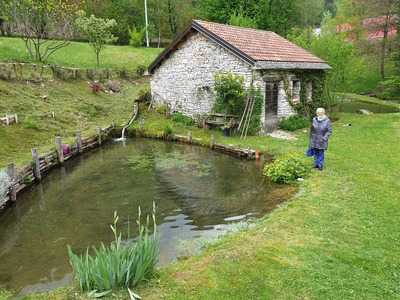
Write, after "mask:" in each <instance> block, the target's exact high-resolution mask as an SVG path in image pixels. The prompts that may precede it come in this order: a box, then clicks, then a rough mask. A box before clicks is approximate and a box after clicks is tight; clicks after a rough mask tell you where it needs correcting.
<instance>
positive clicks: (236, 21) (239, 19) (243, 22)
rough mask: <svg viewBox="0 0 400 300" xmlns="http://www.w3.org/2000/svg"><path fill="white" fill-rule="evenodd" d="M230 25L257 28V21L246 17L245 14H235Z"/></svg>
mask: <svg viewBox="0 0 400 300" xmlns="http://www.w3.org/2000/svg"><path fill="white" fill-rule="evenodd" d="M229 24H230V25H235V26H240V27H248V28H257V23H256V21H255V20H254V19H252V18H250V17H246V16H245V15H244V14H243V13H234V14H233V15H231V16H230V18H229Z"/></svg>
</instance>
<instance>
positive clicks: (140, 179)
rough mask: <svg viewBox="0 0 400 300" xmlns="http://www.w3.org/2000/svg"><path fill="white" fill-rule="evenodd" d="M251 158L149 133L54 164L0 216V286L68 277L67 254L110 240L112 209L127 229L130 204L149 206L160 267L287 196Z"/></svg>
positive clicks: (55, 282) (21, 287) (35, 287)
mask: <svg viewBox="0 0 400 300" xmlns="http://www.w3.org/2000/svg"><path fill="white" fill-rule="evenodd" d="M291 191H292V190H291V189H290V188H289V189H288V188H284V187H277V186H273V185H268V184H265V183H264V182H263V179H262V177H261V170H260V168H259V167H257V166H256V165H255V163H254V162H247V161H240V160H237V159H234V158H231V157H228V156H224V155H221V154H217V153H214V152H210V151H209V150H207V149H203V148H198V147H191V146H186V145H175V144H170V143H163V142H158V141H150V140H134V141H127V143H126V145H125V146H124V145H121V144H117V145H108V146H105V148H103V149H99V150H97V151H96V152H92V153H90V154H87V155H84V156H82V158H81V159H77V160H75V161H72V162H67V163H66V164H65V166H64V167H62V168H60V169H58V170H55V171H53V172H52V173H51V174H50V176H48V177H46V178H45V179H44V180H43V182H42V183H41V184H40V185H37V186H35V187H34V188H32V190H31V191H30V192H28V193H25V194H23V195H22V196H21V197H20V198H19V200H18V202H17V205H16V206H15V207H13V208H11V209H8V210H7V211H6V212H5V213H4V214H3V215H2V216H1V218H0V261H1V264H0V288H8V289H13V290H16V291H21V293H26V292H32V291H43V290H47V289H52V288H54V287H58V286H60V285H65V284H67V283H68V282H69V281H70V279H71V275H70V272H71V270H70V267H69V264H68V260H67V250H66V249H67V245H71V247H72V248H73V250H74V252H79V251H84V249H85V248H86V247H87V246H89V245H99V244H100V243H101V242H105V243H108V242H110V241H111V239H112V233H111V231H110V230H109V225H110V223H111V222H112V216H113V212H114V211H117V212H118V213H119V215H120V219H121V222H120V224H121V225H122V226H123V229H124V230H125V231H126V230H127V225H128V224H130V226H131V229H130V232H131V233H132V232H135V228H134V226H135V224H136V223H135V218H136V213H137V207H138V206H139V205H140V206H141V208H142V212H143V214H148V213H151V211H152V205H153V201H154V202H155V203H156V205H157V220H156V221H157V224H158V230H159V232H160V236H161V237H160V238H161V243H160V249H161V254H160V264H165V263H168V262H170V261H171V260H174V259H176V258H177V257H179V256H187V255H188V254H192V253H193V252H195V251H196V250H197V249H198V248H199V247H200V246H201V245H202V244H204V242H205V241H208V240H210V239H213V238H215V237H217V236H219V235H221V234H223V233H225V232H226V231H228V230H231V229H232V228H233V227H234V225H233V224H234V223H235V222H240V221H243V220H246V219H247V218H249V217H250V216H251V217H257V216H260V215H263V214H265V212H267V211H269V210H271V209H272V208H273V207H274V206H275V205H276V203H279V202H281V201H283V200H284V199H287V197H288V195H289V194H290V193H291Z"/></svg>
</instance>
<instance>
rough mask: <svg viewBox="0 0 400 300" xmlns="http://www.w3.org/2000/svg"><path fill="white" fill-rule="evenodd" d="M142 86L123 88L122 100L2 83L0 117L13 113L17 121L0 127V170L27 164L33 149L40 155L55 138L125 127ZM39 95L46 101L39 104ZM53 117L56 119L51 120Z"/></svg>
mask: <svg viewBox="0 0 400 300" xmlns="http://www.w3.org/2000/svg"><path fill="white" fill-rule="evenodd" d="M146 85H147V84H146V83H141V84H133V83H128V82H125V83H123V91H122V93H120V94H114V95H106V94H104V93H101V94H99V95H94V94H93V93H92V92H91V90H90V88H89V87H88V85H87V83H86V82H58V81H54V82H48V83H45V84H44V85H43V86H41V85H36V84H27V83H17V82H12V83H11V82H6V81H1V80H0V99H1V101H0V115H1V116H4V114H5V113H17V114H18V116H19V118H20V121H21V123H20V124H19V125H12V126H9V127H6V126H0V145H1V147H0V168H1V167H2V166H5V165H6V164H7V163H10V162H15V163H17V164H21V163H23V162H26V161H28V160H29V159H30V150H31V148H32V147H39V146H40V147H39V149H40V151H41V152H43V151H45V150H47V149H49V148H51V147H53V143H54V136H55V134H57V133H60V134H61V136H62V137H63V138H64V139H65V140H66V141H72V139H73V137H74V135H75V132H76V130H78V129H79V130H81V131H82V135H83V136H87V135H89V134H93V133H94V132H95V128H96V126H102V127H105V126H108V125H110V124H111V122H112V121H113V120H114V121H115V122H116V124H122V123H124V122H126V121H127V119H128V118H129V116H130V114H131V111H130V107H132V105H133V100H134V99H135V97H136V95H137V93H138V91H139V90H140V89H143V88H145V87H146ZM43 95H48V99H47V100H43V99H42V98H41V96H43ZM52 111H54V112H55V119H52V118H51V117H50V114H51V112H52ZM46 114H47V116H46Z"/></svg>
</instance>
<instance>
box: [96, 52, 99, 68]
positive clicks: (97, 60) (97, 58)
mask: <svg viewBox="0 0 400 300" xmlns="http://www.w3.org/2000/svg"><path fill="white" fill-rule="evenodd" d="M96 62H97V68H99V67H100V51H97V52H96Z"/></svg>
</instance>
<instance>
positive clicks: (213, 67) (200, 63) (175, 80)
mask: <svg viewBox="0 0 400 300" xmlns="http://www.w3.org/2000/svg"><path fill="white" fill-rule="evenodd" d="M219 72H232V73H235V74H237V75H241V76H243V77H244V78H245V86H246V87H248V86H250V82H251V76H252V68H251V66H250V65H249V64H248V63H246V62H244V61H243V60H241V59H239V58H238V57H236V56H234V55H232V54H231V52H229V51H228V50H226V49H224V48H222V47H221V46H219V45H218V44H216V43H215V42H213V41H210V40H209V39H208V38H206V37H204V36H203V35H201V34H200V33H196V34H194V35H192V36H190V37H189V38H188V39H187V41H186V42H184V43H183V44H182V45H181V46H180V48H179V49H178V50H176V51H174V52H172V54H171V56H170V57H169V58H168V59H166V60H165V61H164V62H163V63H162V64H161V66H160V67H158V68H157V69H156V70H155V72H154V74H153V75H152V78H151V91H152V96H153V99H154V101H155V102H158V103H168V104H169V105H170V107H171V109H172V110H177V111H181V112H182V113H184V114H186V115H189V116H193V115H196V114H204V113H208V112H210V111H211V109H212V107H213V104H214V75H215V74H216V73H219Z"/></svg>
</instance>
